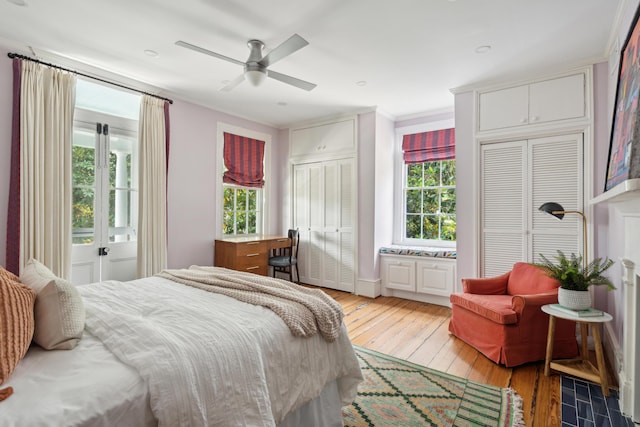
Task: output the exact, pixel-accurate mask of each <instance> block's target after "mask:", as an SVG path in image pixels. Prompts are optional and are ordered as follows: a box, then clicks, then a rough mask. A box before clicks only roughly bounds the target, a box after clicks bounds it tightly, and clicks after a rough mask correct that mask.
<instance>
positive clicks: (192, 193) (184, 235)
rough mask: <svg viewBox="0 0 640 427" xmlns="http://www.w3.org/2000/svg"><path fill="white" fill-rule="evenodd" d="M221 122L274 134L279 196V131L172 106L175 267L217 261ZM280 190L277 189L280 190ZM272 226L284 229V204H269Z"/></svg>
mask: <svg viewBox="0 0 640 427" xmlns="http://www.w3.org/2000/svg"><path fill="white" fill-rule="evenodd" d="M218 123H225V124H229V125H233V126H238V127H242V128H246V129H249V130H253V131H257V132H262V133H267V134H270V135H271V138H272V140H271V141H272V155H271V160H272V163H271V166H270V168H269V170H270V173H271V175H270V176H267V177H265V179H267V180H271V181H270V184H271V191H272V193H271V200H270V201H276V200H279V198H280V197H282V195H281V194H280V191H279V187H280V185H279V178H278V173H279V171H280V169H281V166H280V164H281V161H280V159H279V157H280V156H278V155H275V154H276V153H277V152H278V150H277V148H275V147H277V146H278V145H279V141H278V130H277V129H275V128H272V127H268V126H264V125H261V124H258V123H255V122H251V121H249V120H245V119H241V118H238V117H235V116H231V115H229V114H225V113H221V112H219V111H215V110H211V109H208V108H205V107H201V106H198V105H195V104H191V103H188V102H183V101H179V100H175V102H174V104H173V105H172V106H171V153H170V158H169V179H168V187H169V188H168V204H169V207H168V222H169V233H168V240H169V247H168V256H169V260H168V261H169V262H168V265H169V268H182V267H188V266H189V265H192V264H200V265H213V240H214V238H215V236H216V234H217V233H216V229H215V221H216V209H218V204H217V203H218V199H220V198H221V197H222V196H221V195H220V194H219V192H218V189H217V188H216V185H215V183H216V175H215V174H216V165H217V163H218V159H217V158H216V153H217V152H216V135H217V126H218ZM274 192H275V193H274ZM268 217H269V224H267V231H270V232H274V233H275V232H277V231H278V230H279V229H280V223H281V217H282V206H281V204H280V203H269V215H268Z"/></svg>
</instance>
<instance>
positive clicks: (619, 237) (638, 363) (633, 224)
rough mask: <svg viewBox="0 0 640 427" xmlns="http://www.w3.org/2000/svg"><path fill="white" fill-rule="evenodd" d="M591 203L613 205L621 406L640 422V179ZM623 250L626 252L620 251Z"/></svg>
mask: <svg viewBox="0 0 640 427" xmlns="http://www.w3.org/2000/svg"><path fill="white" fill-rule="evenodd" d="M589 204H590V205H592V206H595V205H602V206H607V207H608V208H609V224H608V225H609V228H608V234H609V251H610V252H612V253H615V254H617V255H622V256H621V257H620V262H621V265H622V267H623V273H622V278H621V281H620V285H619V286H622V287H623V295H624V297H623V300H622V307H619V308H620V309H621V313H619V314H620V315H622V316H623V334H622V335H623V336H622V339H623V343H622V360H621V363H620V366H618V383H619V385H620V407H621V409H622V412H623V413H624V414H625V415H627V416H630V417H631V418H632V419H633V421H634V422H636V423H638V422H640V328H637V327H636V325H637V324H638V321H639V320H640V314H639V313H638V310H640V289H639V285H640V248H639V245H638V242H639V241H640V179H637V178H636V179H629V180H627V181H625V182H622V183H620V184H618V185H616V186H615V187H613V188H612V189H611V190H609V191H607V192H605V193H603V194H601V195H599V196H597V197H595V198H593V199H591V201H590V203H589ZM620 250H623V251H624V252H623V253H620V252H619V251H620Z"/></svg>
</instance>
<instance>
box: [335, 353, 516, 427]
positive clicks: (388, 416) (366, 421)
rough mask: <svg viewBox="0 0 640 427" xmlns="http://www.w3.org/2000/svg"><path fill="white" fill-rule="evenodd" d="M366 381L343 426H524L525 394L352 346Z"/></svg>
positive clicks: (344, 411) (359, 388) (361, 386)
mask: <svg viewBox="0 0 640 427" xmlns="http://www.w3.org/2000/svg"><path fill="white" fill-rule="evenodd" d="M354 349H355V350H356V355H357V356H358V359H359V361H360V368H361V369H362V375H363V376H364V381H363V382H362V383H361V384H360V386H359V387H358V396H357V397H356V400H355V401H354V402H353V404H351V405H350V406H348V407H346V408H344V409H343V411H342V412H343V418H344V425H345V426H348V427H361V426H376V427H384V426H412V427H416V426H491V427H497V426H524V421H523V419H522V409H521V408H522V399H521V398H520V396H518V395H517V394H516V393H515V392H514V391H513V390H511V389H506V388H503V389H501V388H499V387H493V386H489V385H485V384H479V383H475V382H473V381H469V380H466V379H464V378H459V377H456V376H453V375H449V374H446V373H444V372H439V371H436V370H434V369H429V368H426V367H424V366H420V365H416V364H413V363H411V362H407V361H405V360H400V359H396V358H394V357H391V356H387V355H384V354H381V353H378V352H375V351H372V350H368V349H365V348H362V347H357V346H354Z"/></svg>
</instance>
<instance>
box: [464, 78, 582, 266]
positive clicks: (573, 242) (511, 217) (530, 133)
mask: <svg viewBox="0 0 640 427" xmlns="http://www.w3.org/2000/svg"><path fill="white" fill-rule="evenodd" d="M590 97H591V79H590V69H582V70H577V71H575V72H569V73H566V74H563V75H559V76H556V77H551V78H547V79H541V80H536V81H530V82H526V83H523V84H518V85H514V86H507V87H500V88H489V89H486V90H479V91H476V100H477V104H476V113H477V116H476V125H477V128H476V130H475V135H476V141H477V144H478V157H477V158H478V165H479V167H478V184H477V186H478V187H477V188H478V194H479V216H478V218H479V251H480V257H479V260H480V265H479V267H480V271H479V273H480V275H481V276H483V277H491V276H495V275H499V274H502V273H505V272H507V271H509V270H510V269H511V268H512V266H513V264H514V263H515V262H518V261H526V262H537V261H539V260H540V257H539V254H541V253H542V254H544V255H545V256H547V257H551V256H553V255H555V254H556V251H557V250H561V251H563V252H565V253H566V254H571V253H576V254H578V253H580V254H581V253H582V252H583V233H582V231H583V224H582V218H581V217H580V216H579V215H577V214H567V215H565V217H564V219H563V220H562V221H560V220H558V219H556V218H554V217H553V216H551V215H548V214H545V213H542V212H540V211H539V210H538V208H539V207H540V206H541V205H542V204H543V203H545V202H556V203H560V204H561V205H562V206H563V208H564V209H565V210H571V211H576V210H577V211H581V212H583V211H584V210H585V200H586V199H588V197H589V196H590V195H589V194H585V189H586V187H585V176H587V175H588V173H586V172H587V168H586V166H585V165H587V164H589V161H588V159H589V156H590V151H589V145H588V144H589V143H590V141H591V136H590V132H591V131H590V128H591V118H590V111H591V107H590V104H591V101H590Z"/></svg>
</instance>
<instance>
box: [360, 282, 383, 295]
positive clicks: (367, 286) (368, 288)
mask: <svg viewBox="0 0 640 427" xmlns="http://www.w3.org/2000/svg"><path fill="white" fill-rule="evenodd" d="M381 289H382V282H381V280H380V279H378V280H366V279H358V280H357V281H356V290H355V292H354V293H355V294H356V295H360V296H363V297H368V298H377V297H379V296H380V292H381Z"/></svg>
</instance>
